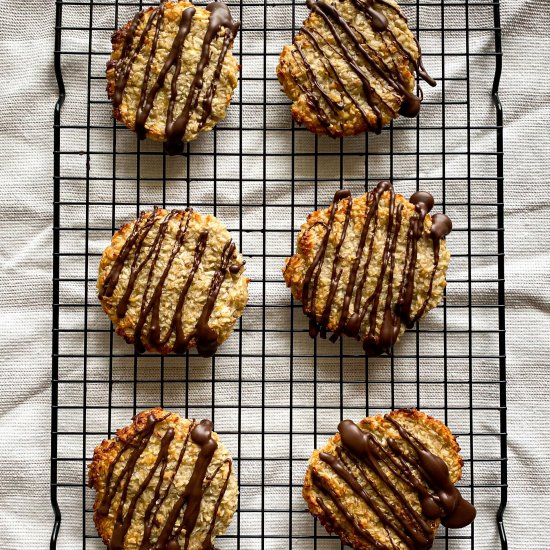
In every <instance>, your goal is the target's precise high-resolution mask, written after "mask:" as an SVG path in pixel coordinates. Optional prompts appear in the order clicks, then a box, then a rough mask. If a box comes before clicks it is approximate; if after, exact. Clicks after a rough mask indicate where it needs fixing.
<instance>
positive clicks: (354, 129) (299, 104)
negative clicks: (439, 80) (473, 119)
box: [277, 0, 436, 137]
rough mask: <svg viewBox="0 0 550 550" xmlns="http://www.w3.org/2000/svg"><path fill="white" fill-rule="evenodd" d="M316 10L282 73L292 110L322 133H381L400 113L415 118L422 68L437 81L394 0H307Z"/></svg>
mask: <svg viewBox="0 0 550 550" xmlns="http://www.w3.org/2000/svg"><path fill="white" fill-rule="evenodd" d="M306 3H307V6H308V8H309V9H310V10H311V12H310V14H309V16H308V18H307V19H306V20H305V21H304V25H303V27H302V29H301V30H300V32H299V33H298V34H297V35H296V36H295V37H294V39H293V42H292V44H291V45H287V46H285V47H284V48H283V51H282V53H281V57H280V60H279V65H278V67H277V75H278V77H279V81H280V83H281V85H282V87H283V90H284V91H285V93H286V95H287V96H288V97H289V99H291V100H292V102H293V103H292V116H293V117H294V119H295V120H296V121H297V122H298V123H300V124H304V125H305V126H306V128H307V129H308V130H310V131H312V132H315V133H316V134H327V135H329V136H332V137H341V136H350V135H356V134H360V133H362V132H365V131H370V132H375V133H379V132H380V131H381V130H382V127H383V126H385V125H386V124H388V123H389V122H391V121H392V119H395V118H397V117H398V116H399V115H403V116H407V117H414V116H416V115H417V114H418V112H419V110H420V104H421V101H422V92H421V91H420V92H419V94H420V95H419V96H417V95H415V94H414V93H413V90H414V86H415V80H416V79H415V74H418V75H419V76H420V77H421V78H422V79H424V80H425V81H426V82H428V84H430V85H431V86H435V84H436V83H435V81H434V80H433V79H432V78H431V77H430V76H429V75H428V73H427V72H426V70H425V69H424V66H423V63H422V55H421V50H420V46H419V44H418V42H417V40H416V38H415V37H414V36H413V34H412V32H411V31H410V30H409V28H408V26H407V19H406V18H405V16H404V15H403V13H402V12H401V10H400V8H399V6H398V5H397V3H396V2H394V0H333V1H329V0H327V1H323V0H317V1H316V0H307V1H306Z"/></svg>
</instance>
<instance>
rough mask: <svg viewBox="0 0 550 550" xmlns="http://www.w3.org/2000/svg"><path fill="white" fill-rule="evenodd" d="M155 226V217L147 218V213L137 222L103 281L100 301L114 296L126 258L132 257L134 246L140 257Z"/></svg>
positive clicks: (142, 214)
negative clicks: (144, 242) (145, 242)
mask: <svg viewBox="0 0 550 550" xmlns="http://www.w3.org/2000/svg"><path fill="white" fill-rule="evenodd" d="M143 220H145V223H144V224H143V225H141V223H142V221H143ZM154 224H155V216H154V215H152V216H150V217H149V218H147V217H146V214H145V212H142V213H141V215H140V217H139V219H138V220H137V221H136V222H135V224H134V227H133V228H132V232H131V233H130V236H129V237H128V238H127V239H126V242H125V243H124V245H123V247H122V250H121V251H120V252H119V254H118V256H117V258H116V260H115V261H114V263H113V265H112V266H111V269H110V271H109V273H108V274H107V276H106V277H105V280H104V281H103V286H102V288H101V289H100V291H99V298H100V299H101V298H103V297H104V296H107V297H109V298H110V297H111V296H112V295H113V292H114V291H115V288H116V286H117V284H118V279H119V277H120V274H121V272H122V268H123V267H124V262H125V261H126V258H128V256H129V255H130V252H131V251H132V249H133V248H134V246H137V249H136V255H139V252H140V251H141V247H142V245H143V241H144V240H145V238H146V237H147V234H148V233H149V231H150V229H151V227H153V225H154Z"/></svg>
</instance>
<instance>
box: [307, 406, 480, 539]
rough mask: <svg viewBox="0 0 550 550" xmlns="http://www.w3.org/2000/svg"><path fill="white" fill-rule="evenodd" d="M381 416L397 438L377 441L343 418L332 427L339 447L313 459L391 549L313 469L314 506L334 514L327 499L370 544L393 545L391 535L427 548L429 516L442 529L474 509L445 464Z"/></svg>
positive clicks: (465, 521) (462, 522) (463, 521)
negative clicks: (372, 520)
mask: <svg viewBox="0 0 550 550" xmlns="http://www.w3.org/2000/svg"><path fill="white" fill-rule="evenodd" d="M385 419H386V420H387V421H388V422H389V423H391V425H392V426H393V427H394V428H395V429H396V430H397V431H398V433H399V435H400V438H401V439H400V440H395V439H392V438H388V439H386V440H385V442H382V441H380V440H379V439H377V437H375V435H374V434H372V433H369V432H364V431H363V430H361V428H359V427H358V426H357V425H356V424H355V423H354V422H352V421H351V420H344V421H343V422H341V423H340V425H339V426H338V431H339V433H340V438H341V446H337V447H336V451H335V452H336V455H333V454H329V453H325V452H322V453H320V455H319V458H320V459H321V460H322V461H323V462H324V463H325V464H327V465H328V467H330V469H331V470H332V471H333V472H334V473H335V474H336V475H337V476H338V477H340V478H341V479H342V480H343V481H344V482H345V483H346V484H347V485H348V486H349V487H350V488H351V490H352V491H353V493H354V494H355V495H357V497H359V498H360V499H361V500H362V501H363V502H364V503H365V504H366V505H367V506H368V507H369V508H370V509H371V510H372V511H373V512H374V514H375V515H376V517H377V518H378V519H379V520H380V523H381V524H382V525H383V526H384V529H385V531H386V534H387V536H388V539H389V542H390V544H391V547H389V546H387V545H385V544H382V543H381V542H379V541H378V540H376V539H375V538H374V536H373V534H372V533H370V532H369V531H368V529H366V528H365V527H364V526H363V527H362V526H361V525H360V524H359V522H358V518H357V517H356V516H355V515H354V514H353V513H352V512H351V511H350V510H348V509H347V508H346V507H345V506H344V504H343V503H342V501H341V500H340V498H341V497H340V496H339V494H337V493H336V492H335V491H334V489H331V484H330V482H329V478H327V477H325V476H321V475H320V474H319V472H315V471H313V473H312V481H313V484H314V486H315V487H316V488H317V489H318V490H319V492H320V493H321V494H322V495H323V496H322V497H319V496H318V497H317V504H318V505H319V506H320V507H321V509H322V510H323V511H324V513H325V515H326V516H328V517H334V513H333V512H331V510H330V508H329V506H328V504H327V502H326V501H325V499H327V498H328V499H329V502H331V503H332V504H333V505H334V506H335V507H336V509H337V510H338V511H340V512H341V513H342V515H343V516H344V517H345V518H346V520H347V521H348V522H349V523H350V525H351V526H352V528H353V529H354V531H355V532H356V534H357V535H358V536H360V537H362V538H364V539H365V540H366V541H368V542H369V543H370V544H372V545H373V546H374V548H379V549H383V550H392V549H393V548H396V544H395V543H396V542H397V541H396V540H395V537H396V536H397V537H398V539H399V542H402V543H404V544H405V545H406V547H407V548H411V549H415V550H427V549H428V548H431V547H432V545H433V541H434V533H433V532H432V531H433V523H432V521H433V520H436V519H441V522H442V523H443V525H445V526H447V527H455V528H460V527H465V526H466V525H469V524H470V523H471V522H472V521H473V520H474V518H475V515H476V510H475V508H474V507H473V506H472V505H471V504H470V503H469V502H467V501H466V500H464V498H463V497H462V495H461V494H460V491H459V490H458V489H457V488H456V487H455V486H454V484H453V482H452V481H451V479H450V475H449V469H448V467H447V464H446V463H445V462H444V461H443V460H442V459H441V458H440V457H438V456H437V455H435V454H433V453H432V452H430V451H429V450H428V449H427V448H426V446H425V445H424V444H423V443H422V442H421V441H420V440H419V439H418V438H416V437H415V436H414V435H412V434H411V433H410V432H409V431H408V430H407V429H406V428H405V427H404V426H403V425H402V424H400V423H399V422H397V421H396V420H395V419H393V418H392V417H391V416H390V415H386V416H385ZM404 486H406V487H407V488H408V489H409V490H410V491H412V492H415V493H416V494H417V496H418V499H419V502H420V506H421V510H422V514H420V513H419V512H417V511H416V510H415V508H414V507H413V506H412V504H411V503H410V502H409V500H408V499H407V497H406V495H405V494H404V493H403V487H404ZM363 525H364V524H363ZM392 537H393V538H392ZM400 547H401V546H400Z"/></svg>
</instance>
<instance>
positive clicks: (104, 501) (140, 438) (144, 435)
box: [97, 414, 164, 516]
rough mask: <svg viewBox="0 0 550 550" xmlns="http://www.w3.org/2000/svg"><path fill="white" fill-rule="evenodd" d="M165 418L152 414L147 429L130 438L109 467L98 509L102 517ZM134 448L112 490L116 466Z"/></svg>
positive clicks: (129, 477)
mask: <svg viewBox="0 0 550 550" xmlns="http://www.w3.org/2000/svg"><path fill="white" fill-rule="evenodd" d="M163 420H164V418H158V419H157V418H155V417H154V416H153V415H152V414H150V415H149V416H148V417H147V423H146V425H145V427H144V428H143V429H142V430H140V431H139V432H137V433H136V435H135V436H134V437H133V438H130V439H129V440H128V441H126V442H125V443H124V445H123V446H122V448H121V449H120V451H119V452H118V454H117V456H116V457H115V459H114V460H113V462H111V464H110V466H109V470H108V471H107V477H106V479H105V492H104V493H103V497H102V498H101V502H100V503H99V506H98V508H97V512H98V513H99V514H100V515H103V516H106V515H107V514H108V513H109V510H110V509H111V504H112V502H113V499H114V497H115V495H116V492H117V489H118V487H119V485H120V483H121V482H122V480H124V479H125V478H126V477H127V478H128V480H130V479H131V477H132V472H133V470H134V468H135V465H136V463H137V461H138V460H139V457H140V456H141V453H143V451H144V450H145V447H146V446H147V443H148V442H149V438H150V437H151V435H152V434H153V430H154V429H155V426H156V425H157V424H158V423H159V422H162V421H163ZM136 438H137V441H136V442H135V443H134V439H136ZM132 446H133V447H134V450H133V451H132V453H131V454H130V456H129V458H128V461H127V462H126V465H125V466H124V468H123V469H122V471H121V472H120V474H119V475H118V477H117V478H116V480H115V482H114V484H113V487H112V488H111V481H112V477H113V473H114V470H115V467H116V465H117V464H118V462H119V461H120V459H121V457H122V455H123V454H124V453H125V451H127V450H128V449H129V448H130V447H132ZM128 482H129V481H128ZM126 490H127V485H126ZM121 502H124V499H122V500H121Z"/></svg>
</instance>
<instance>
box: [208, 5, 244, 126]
mask: <svg viewBox="0 0 550 550" xmlns="http://www.w3.org/2000/svg"><path fill="white" fill-rule="evenodd" d="M228 17H229V20H228V24H229V26H226V29H227V30H226V33H225V38H224V40H223V44H222V49H221V52H220V55H219V57H218V64H217V65H216V70H215V71H214V76H213V77H212V81H211V82H210V88H209V89H208V92H207V93H206V95H205V97H204V100H203V102H202V117H201V121H200V124H199V129H200V128H202V127H203V126H204V125H205V123H206V121H207V120H208V117H209V116H210V113H211V112H212V100H213V99H214V96H215V95H216V90H217V88H218V82H219V80H220V76H221V73H222V69H223V61H224V59H225V56H226V54H227V51H228V50H229V47H230V46H231V44H232V42H233V40H234V39H235V36H237V31H238V30H239V27H240V26H241V23H240V22H239V21H236V22H233V20H232V19H231V14H229V15H228ZM226 22H227V21H226Z"/></svg>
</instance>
